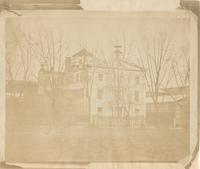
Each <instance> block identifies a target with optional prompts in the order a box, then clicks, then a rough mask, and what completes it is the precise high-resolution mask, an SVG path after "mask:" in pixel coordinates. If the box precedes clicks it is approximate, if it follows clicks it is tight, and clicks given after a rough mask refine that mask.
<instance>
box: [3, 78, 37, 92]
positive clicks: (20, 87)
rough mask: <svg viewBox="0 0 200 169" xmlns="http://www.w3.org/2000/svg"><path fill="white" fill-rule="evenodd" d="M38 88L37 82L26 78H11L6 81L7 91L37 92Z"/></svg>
mask: <svg viewBox="0 0 200 169" xmlns="http://www.w3.org/2000/svg"><path fill="white" fill-rule="evenodd" d="M36 89H37V82H34V81H24V80H12V81H11V80H10V81H6V92H24V91H27V90H28V91H31V92H35V91H36Z"/></svg>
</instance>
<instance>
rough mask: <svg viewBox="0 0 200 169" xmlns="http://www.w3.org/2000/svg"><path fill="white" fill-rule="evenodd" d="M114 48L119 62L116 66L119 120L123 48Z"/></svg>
mask: <svg viewBox="0 0 200 169" xmlns="http://www.w3.org/2000/svg"><path fill="white" fill-rule="evenodd" d="M114 48H115V51H114V53H115V56H116V61H117V64H116V69H117V73H116V76H117V77H116V78H117V79H116V81H117V86H116V87H117V90H116V97H117V99H116V104H117V106H116V107H117V118H120V109H119V108H120V87H121V86H120V55H121V53H122V52H121V50H120V49H121V48H122V46H120V45H116V46H114Z"/></svg>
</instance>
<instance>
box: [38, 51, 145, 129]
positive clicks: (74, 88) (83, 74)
mask: <svg viewBox="0 0 200 169" xmlns="http://www.w3.org/2000/svg"><path fill="white" fill-rule="evenodd" d="M116 57H117V55H116ZM49 74H50V75H53V77H54V79H56V84H55V86H56V88H59V89H62V90H63V92H64V91H68V92H70V93H74V94H71V98H70V99H71V104H70V105H68V106H71V107H72V109H71V111H75V110H76V112H74V113H73V114H78V116H79V117H80V116H81V115H84V116H85V118H82V119H85V121H82V122H89V123H90V124H91V125H97V126H99V125H100V126H132V127H138V126H143V125H144V124H145V82H144V77H143V70H142V69H141V68H140V67H139V66H137V65H136V64H132V63H128V62H126V61H123V60H122V59H120V58H119V57H118V58H113V60H112V62H108V61H105V59H99V58H97V57H96V56H94V55H93V54H92V53H90V52H88V51H87V50H86V49H83V50H81V51H79V52H78V53H76V54H75V55H73V56H72V57H66V59H65V71H64V72H57V73H56V72H50V73H49V72H46V73H45V72H44V71H42V72H41V71H40V73H39V84H40V88H39V89H40V92H41V91H44V90H51V84H50V82H49V80H48V78H49V77H48V76H49ZM44 79H46V82H45V83H44V82H43V81H44ZM49 79H50V78H49ZM47 84H48V85H47ZM45 88H46V89H45ZM56 93H58V92H56ZM66 94H67V93H66ZM77 96H78V97H77ZM60 99H61V100H62V97H61V98H60ZM59 102H61V101H59V100H58V103H59Z"/></svg>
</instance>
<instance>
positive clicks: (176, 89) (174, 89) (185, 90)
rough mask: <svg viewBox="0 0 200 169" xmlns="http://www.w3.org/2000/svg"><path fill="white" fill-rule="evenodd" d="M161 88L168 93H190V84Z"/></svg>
mask: <svg viewBox="0 0 200 169" xmlns="http://www.w3.org/2000/svg"><path fill="white" fill-rule="evenodd" d="M161 90H162V91H163V92H164V93H166V94H168V95H180V94H189V86H184V87H183V86H182V87H170V88H162V89H161Z"/></svg>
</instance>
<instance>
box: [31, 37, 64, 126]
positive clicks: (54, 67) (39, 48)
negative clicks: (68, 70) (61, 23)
mask: <svg viewBox="0 0 200 169" xmlns="http://www.w3.org/2000/svg"><path fill="white" fill-rule="evenodd" d="M35 36H36V37H37V38H36V40H35V41H34V42H33V44H32V45H33V48H32V52H33V54H34V55H35V57H36V58H37V61H38V62H41V63H42V65H43V70H41V71H42V72H41V73H42V76H45V78H46V79H47V80H46V81H45V82H44V83H42V82H41V81H40V77H38V84H39V85H43V88H44V92H45V93H46V95H47V96H48V98H49V99H50V101H51V109H52V119H53V122H54V125H55V123H56V119H55V118H56V117H57V115H58V111H57V108H56V93H57V92H56V91H57V89H58V88H59V87H60V86H62V85H63V83H64V82H63V80H64V79H63V73H64V65H65V57H66V56H67V54H68V46H67V45H66V44H65V43H64V42H63V39H62V36H61V34H59V35H58V36H55V35H54V34H52V33H50V34H44V33H39V34H38V35H35ZM40 75H41V74H40ZM40 75H38V76H40ZM56 114H57V115H56Z"/></svg>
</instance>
